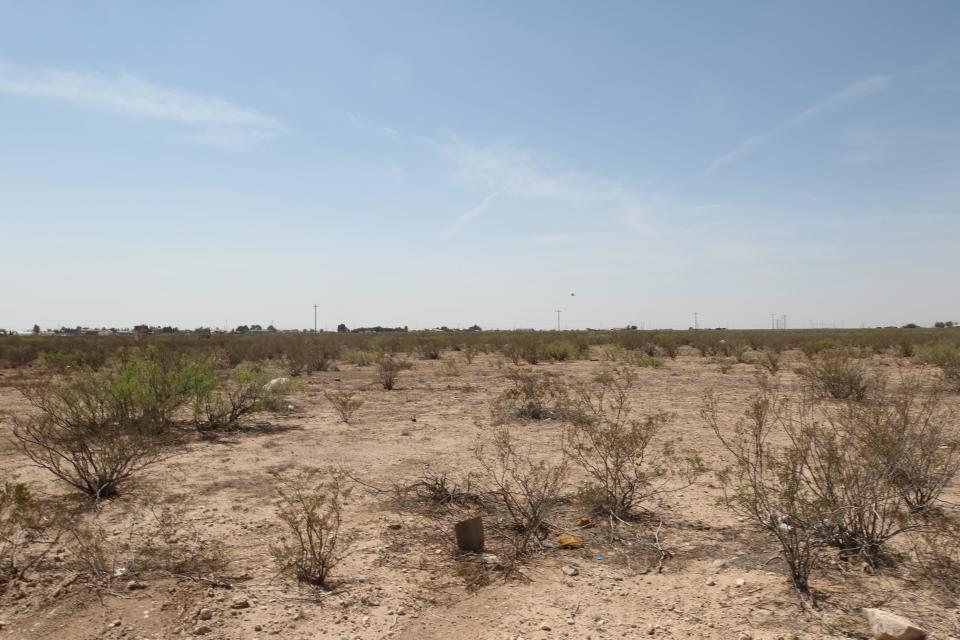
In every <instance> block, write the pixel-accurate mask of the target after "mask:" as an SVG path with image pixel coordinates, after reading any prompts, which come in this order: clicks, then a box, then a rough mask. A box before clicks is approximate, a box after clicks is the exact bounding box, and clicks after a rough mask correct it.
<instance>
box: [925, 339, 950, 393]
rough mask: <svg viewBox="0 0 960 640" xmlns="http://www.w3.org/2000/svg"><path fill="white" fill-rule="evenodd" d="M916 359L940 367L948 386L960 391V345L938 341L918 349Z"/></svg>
mask: <svg viewBox="0 0 960 640" xmlns="http://www.w3.org/2000/svg"><path fill="white" fill-rule="evenodd" d="M915 356H916V359H917V360H919V361H920V362H923V363H924V364H931V365H934V366H936V367H939V368H940V371H941V372H942V373H943V380H944V383H945V384H946V386H947V387H948V388H950V389H952V390H953V391H960V347H958V346H957V345H956V344H953V343H952V342H938V343H936V344H931V345H923V346H921V347H918V348H917V349H916V354H915Z"/></svg>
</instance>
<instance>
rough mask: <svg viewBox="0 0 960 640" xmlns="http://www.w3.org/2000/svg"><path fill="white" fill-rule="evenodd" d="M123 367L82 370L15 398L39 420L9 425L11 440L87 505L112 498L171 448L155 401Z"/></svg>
mask: <svg viewBox="0 0 960 640" xmlns="http://www.w3.org/2000/svg"><path fill="white" fill-rule="evenodd" d="M130 378H131V374H130V372H129V371H126V370H124V369H123V367H122V366H121V367H120V368H115V369H107V370H104V371H101V372H94V371H90V370H86V369H84V370H81V371H78V372H76V373H74V374H72V375H71V376H69V377H67V378H65V379H63V380H61V381H59V382H57V383H51V382H49V381H44V382H42V383H40V384H37V385H33V386H30V387H22V388H21V389H20V391H21V392H22V393H23V394H24V396H26V398H27V400H28V401H29V402H30V403H31V404H32V405H33V406H34V407H35V408H36V409H38V410H39V415H35V416H30V417H26V418H21V417H16V418H15V419H14V431H13V434H14V437H15V438H16V441H17V444H18V446H19V448H20V449H21V451H23V452H24V453H25V454H26V455H27V457H29V458H30V459H31V460H32V461H33V462H34V464H36V465H37V466H39V467H41V468H43V469H46V470H47V471H49V472H50V473H52V474H53V475H54V476H55V477H56V478H57V479H59V480H61V481H62V482H64V483H66V484H67V485H69V486H71V487H73V488H75V489H77V490H79V491H81V492H82V493H84V494H85V495H87V496H88V497H90V498H92V499H100V498H108V497H112V496H114V495H116V494H118V493H119V492H120V490H121V488H122V486H123V485H124V484H126V483H127V482H128V481H129V480H130V478H131V477H132V476H134V475H136V474H137V473H138V472H140V471H141V470H143V469H144V468H146V467H148V466H149V465H151V464H154V463H155V462H157V461H158V460H159V459H160V457H161V455H162V452H163V447H164V445H165V444H167V442H168V441H169V437H170V434H169V432H168V429H167V428H166V427H167V425H166V424H165V423H161V422H159V420H160V419H161V418H160V417H159V414H158V412H157V410H156V407H157V405H156V403H155V402H154V399H153V398H149V399H148V401H146V402H144V396H145V395H146V394H141V393H138V391H140V390H142V389H140V388H138V387H136V386H135V385H132V384H131V379H130Z"/></svg>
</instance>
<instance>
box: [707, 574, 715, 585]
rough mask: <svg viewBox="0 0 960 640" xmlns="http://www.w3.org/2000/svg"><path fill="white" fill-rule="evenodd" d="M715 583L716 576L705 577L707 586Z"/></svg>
mask: <svg viewBox="0 0 960 640" xmlns="http://www.w3.org/2000/svg"><path fill="white" fill-rule="evenodd" d="M716 584H717V579H716V578H714V577H713V576H710V577H709V578H707V586H708V587H712V586H714V585H716Z"/></svg>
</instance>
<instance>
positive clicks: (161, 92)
mask: <svg viewBox="0 0 960 640" xmlns="http://www.w3.org/2000/svg"><path fill="white" fill-rule="evenodd" d="M0 94H6V95H13V96H23V97H30V98H40V99H48V100H57V101H60V102H63V103H66V104H70V105H74V106H77V107H82V108H87V109H97V110H101V111H108V112H112V113H117V114H121V115H125V116H129V117H137V118H147V119H152V120H161V121H165V122H171V123H176V124H181V125H187V126H190V127H193V128H194V129H197V130H199V133H196V134H192V135H190V136H188V137H189V138H190V139H192V140H195V141H197V142H201V143H212V144H221V143H223V141H225V140H229V141H231V143H232V144H236V143H237V142H239V141H241V140H246V141H250V140H263V139H268V138H271V137H273V136H274V135H276V134H277V133H279V132H281V131H283V130H284V126H283V123H282V122H281V121H280V120H279V119H277V118H275V117H273V116H270V115H267V114H264V113H261V112H259V111H257V110H255V109H251V108H247V107H242V106H239V105H236V104H233V103H232V102H229V101H228V100H225V99H223V98H219V97H216V96H206V95H200V94H195V93H190V92H187V91H183V90H180V89H174V88H170V87H164V86H160V85H157V84H154V83H152V82H149V81H147V80H144V79H143V78H139V77H137V76H134V75H131V74H127V73H120V74H114V75H111V74H103V73H88V72H79V71H72V70H68V69H57V68H43V69H32V68H26V67H21V66H17V65H13V64H9V63H3V62H0ZM228 146H229V145H228Z"/></svg>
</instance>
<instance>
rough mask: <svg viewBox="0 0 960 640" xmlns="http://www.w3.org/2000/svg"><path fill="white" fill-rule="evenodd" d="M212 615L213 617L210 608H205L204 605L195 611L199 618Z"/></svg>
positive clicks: (204, 618)
mask: <svg viewBox="0 0 960 640" xmlns="http://www.w3.org/2000/svg"><path fill="white" fill-rule="evenodd" d="M212 617H213V611H211V610H210V609H207V608H206V607H204V608H202V609H200V611H198V612H197V618H198V619H199V620H209V619H210V618H212Z"/></svg>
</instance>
